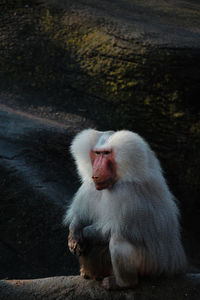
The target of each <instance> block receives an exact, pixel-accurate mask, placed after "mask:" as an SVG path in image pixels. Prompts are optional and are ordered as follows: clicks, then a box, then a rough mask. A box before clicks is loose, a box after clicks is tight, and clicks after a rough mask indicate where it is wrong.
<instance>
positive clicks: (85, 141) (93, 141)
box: [65, 129, 186, 287]
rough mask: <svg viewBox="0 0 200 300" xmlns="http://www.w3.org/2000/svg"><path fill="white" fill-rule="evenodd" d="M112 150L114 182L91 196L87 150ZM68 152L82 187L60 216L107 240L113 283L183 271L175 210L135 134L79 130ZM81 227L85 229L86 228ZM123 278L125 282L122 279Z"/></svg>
mask: <svg viewBox="0 0 200 300" xmlns="http://www.w3.org/2000/svg"><path fill="white" fill-rule="evenodd" d="M96 147H104V148H109V149H111V148H112V149H113V150H114V153H115V161H116V163H117V174H118V177H119V180H118V181H117V182H116V184H115V185H114V187H113V188H112V189H105V190H101V191H97V190H96V189H95V185H94V183H93V181H92V179H91V175H92V166H91V161H90V157H89V152H90V150H91V149H95V148H96ZM71 152H72V155H73V157H74V159H75V162H76V165H77V169H78V171H79V174H80V177H81V180H82V185H81V187H80V188H79V190H78V191H77V193H76V194H75V196H74V198H73V202H72V204H71V206H70V207H69V208H68V210H67V212H66V216H65V223H66V224H69V225H70V228H73V230H74V231H76V232H79V231H80V230H83V228H84V231H85V234H86V232H89V233H88V234H89V235H90V236H92V234H91V233H92V230H91V228H94V232H95V234H94V235H96V232H99V233H100V235H101V236H102V237H103V238H105V239H108V241H109V243H110V245H109V246H110V254H111V260H112V265H113V271H114V275H115V278H116V282H117V284H118V285H119V286H121V287H126V286H130V285H131V284H132V283H133V285H134V283H136V282H137V276H138V274H141V275H146V274H147V275H159V274H167V275H170V274H176V273H180V272H183V271H184V270H185V268H186V257H185V253H184V250H183V247H182V244H181V240H180V226H179V209H178V207H177V205H176V203H175V201H174V196H173V195H172V193H171V192H170V190H169V188H168V186H167V184H166V181H165V179H164V177H163V174H162V169H161V166H160V163H159V161H158V159H157V158H156V156H155V154H154V152H153V151H152V150H151V149H150V147H149V145H148V144H147V143H146V142H145V141H144V140H143V139H142V138H141V137H140V136H139V135H137V134H136V133H133V132H130V131H127V130H122V131H117V132H108V133H107V132H106V133H104V132H100V131H96V130H92V129H88V130H84V131H82V132H81V133H80V134H78V135H77V136H76V137H75V139H74V140H73V142H72V145H71ZM87 226H90V227H88V228H87ZM127 278H128V279H127Z"/></svg>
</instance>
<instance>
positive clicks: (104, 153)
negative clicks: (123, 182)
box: [90, 149, 117, 190]
mask: <svg viewBox="0 0 200 300" xmlns="http://www.w3.org/2000/svg"><path fill="white" fill-rule="evenodd" d="M90 158H91V162H92V169H93V172H92V179H93V181H94V184H95V187H96V189H97V190H103V189H110V188H111V187H112V186H113V185H114V184H115V182H116V181H117V172H116V162H115V159H114V152H113V151H112V150H110V149H109V150H108V149H95V150H91V151H90Z"/></svg>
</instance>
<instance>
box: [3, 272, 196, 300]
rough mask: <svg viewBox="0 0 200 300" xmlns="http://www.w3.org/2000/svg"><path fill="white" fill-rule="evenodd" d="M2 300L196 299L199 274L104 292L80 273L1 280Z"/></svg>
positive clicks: (96, 283)
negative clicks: (134, 287) (76, 274)
mask: <svg viewBox="0 0 200 300" xmlns="http://www.w3.org/2000/svg"><path fill="white" fill-rule="evenodd" d="M0 295H1V299H2V300H15V299H20V300H27V299H30V300H34V299H38V300H39V299H41V300H43V299H47V300H54V299H55V300H65V299H69V300H71V299H76V300H78V299H81V300H82V299H83V300H84V299H85V300H87V299H105V300H110V299H116V300H118V299H119V300H120V299H134V300H154V299H155V300H156V299H161V298H162V299H163V300H177V299H191V300H198V299H199V297H200V275H199V274H196V275H190V277H188V278H181V279H174V280H163V281H159V282H146V283H143V285H142V286H139V287H137V288H136V289H135V290H127V291H126V290H125V291H123V290H122V291H106V290H104V289H103V288H102V287H101V286H100V284H99V283H98V282H94V281H90V280H84V279H82V278H81V277H80V276H69V277H64V276H63V277H51V278H43V279H35V280H10V281H9V280H3V281H0Z"/></svg>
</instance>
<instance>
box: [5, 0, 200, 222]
mask: <svg viewBox="0 0 200 300" xmlns="http://www.w3.org/2000/svg"><path fill="white" fill-rule="evenodd" d="M63 3H64V2H63ZM77 3H78V1H77ZM77 5H78V4H77ZM0 7H1V10H0V17H1V22H0V38H1V47H0V66H1V67H0V69H1V72H0V80H1V83H0V87H1V90H3V91H5V90H6V91H8V90H9V91H12V92H15V93H16V94H17V93H20V94H25V95H26V97H25V99H26V100H25V102H26V105H27V104H30V105H33V106H35V107H37V106H39V105H41V103H42V105H44V106H45V105H46V106H48V107H49V106H51V107H53V109H54V110H56V109H58V110H63V111H65V112H73V113H76V114H78V115H83V116H85V117H87V118H89V119H91V120H93V121H94V122H95V124H96V126H97V128H99V129H110V128H112V129H120V128H127V129H131V130H134V131H136V132H138V133H140V134H141V135H142V136H144V137H145V138H146V139H147V140H148V141H149V142H150V144H151V145H152V148H153V149H154V150H155V151H156V152H157V153H158V156H159V158H160V159H161V162H162V165H163V167H164V170H165V173H166V176H167V179H168V182H169V184H170V187H171V189H172V190H173V192H174V193H175V195H176V196H177V198H178V199H179V200H180V202H181V203H183V204H184V206H183V207H184V209H185V212H187V215H189V212H191V213H193V212H195V214H197V216H198V215H199V214H200V202H199V192H200V184H199V183H200V151H199V149H200V121H199V120H200V110H199V107H200V105H199V101H198V100H199V99H198V98H199V94H200V50H199V48H198V47H194V45H191V48H190V47H182V48H180V47H179V46H177V47H174V46H173V47H172V46H171V47H170V45H164V44H163V45H157V46H156V45H155V44H153V43H151V41H150V42H149V43H148V42H147V39H146V40H145V41H144V42H143V41H142V39H137V38H132V37H131V36H130V37H129V35H128V34H127V35H126V34H124V30H122V29H121V28H120V26H117V25H116V24H115V22H113V20H109V19H108V18H103V17H102V16H98V8H97V14H96V16H97V17H96V18H94V17H93V16H91V15H90V14H88V12H87V10H85V9H84V7H81V9H76V6H74V5H72V3H71V2H70V1H66V2H65V5H64V8H63V7H61V8H60V7H57V6H47V5H46V4H44V3H39V2H37V1H11V0H9V1H4V0H1V1H0ZM198 13H199V12H198V11H196V14H197V15H198ZM30 95H34V101H33V100H32V99H33V97H31V96H30ZM21 105H24V103H21Z"/></svg>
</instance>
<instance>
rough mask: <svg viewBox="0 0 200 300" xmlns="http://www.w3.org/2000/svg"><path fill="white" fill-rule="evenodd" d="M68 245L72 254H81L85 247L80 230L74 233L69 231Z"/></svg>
mask: <svg viewBox="0 0 200 300" xmlns="http://www.w3.org/2000/svg"><path fill="white" fill-rule="evenodd" d="M68 247H69V250H70V252H71V253H72V254H74V255H76V256H81V254H82V253H83V251H84V248H85V247H84V243H83V236H82V232H81V231H80V232H79V233H76V234H74V233H72V232H70V233H69V236H68Z"/></svg>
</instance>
